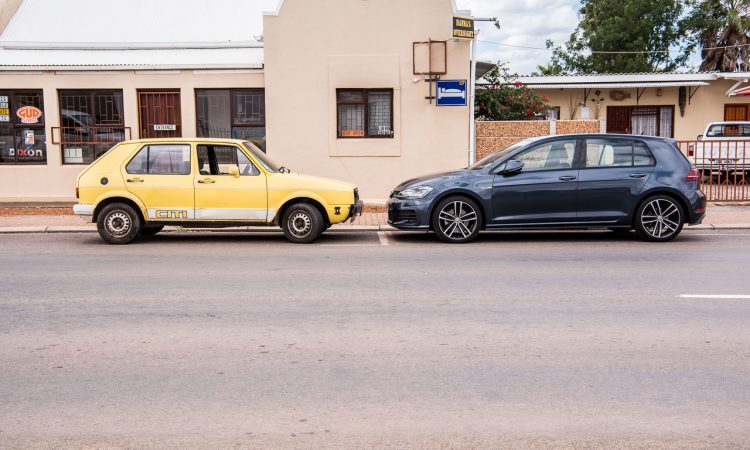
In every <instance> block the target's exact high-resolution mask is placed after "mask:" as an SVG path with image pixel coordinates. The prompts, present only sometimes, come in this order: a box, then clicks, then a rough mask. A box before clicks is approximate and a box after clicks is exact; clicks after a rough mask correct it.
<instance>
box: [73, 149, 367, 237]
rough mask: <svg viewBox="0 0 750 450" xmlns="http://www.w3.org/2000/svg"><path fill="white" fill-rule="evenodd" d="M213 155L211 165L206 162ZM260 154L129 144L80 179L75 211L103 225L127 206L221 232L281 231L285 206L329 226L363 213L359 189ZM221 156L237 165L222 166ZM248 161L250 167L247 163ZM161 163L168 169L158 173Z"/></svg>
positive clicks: (148, 217)
mask: <svg viewBox="0 0 750 450" xmlns="http://www.w3.org/2000/svg"><path fill="white" fill-rule="evenodd" d="M207 149H210V152H211V153H210V154H211V158H210V161H206V155H208V153H207V152H208V151H209V150H207ZM151 152H153V154H155V155H156V157H155V158H152V156H153V155H152V153H151ZM160 152H161V154H160ZM260 152H261V151H260V150H259V149H257V147H254V146H252V144H249V143H247V142H243V141H239V140H233V139H202V138H196V139H143V140H136V141H127V142H123V143H120V144H118V145H116V146H115V147H113V148H112V149H110V150H109V151H108V152H107V153H106V154H104V155H103V156H102V157H101V158H99V159H98V160H96V161H95V162H94V163H93V164H91V165H90V166H89V167H88V168H87V169H86V170H84V171H83V172H82V173H81V174H80V175H79V176H78V180H77V184H76V192H77V195H78V197H79V204H78V205H76V207H75V208H74V209H75V210H76V213H78V214H81V215H86V216H88V215H91V216H92V220H93V221H96V215H97V213H98V211H99V209H100V207H101V206H102V205H105V204H107V203H108V202H112V201H113V199H123V200H128V201H129V202H131V203H132V204H133V205H135V206H136V207H137V208H138V209H139V210H140V213H141V217H142V218H143V220H144V222H145V224H150V223H153V224H165V223H171V224H180V223H190V224H200V223H211V224H213V225H214V226H216V225H218V226H221V225H222V223H226V224H227V225H234V224H238V223H241V224H248V225H271V224H277V223H278V222H279V220H280V217H279V215H280V213H281V212H282V211H283V209H284V207H285V206H287V205H290V204H292V203H294V202H299V201H303V202H308V203H312V204H314V205H316V206H318V207H319V209H321V212H322V213H324V214H323V217H324V220H325V221H326V223H327V224H329V225H332V224H336V223H341V222H344V221H346V220H347V219H349V218H351V217H352V215H354V214H356V213H358V212H361V202H360V201H359V199H358V198H357V194H356V187H355V186H354V185H353V184H351V183H346V182H343V181H337V180H329V179H325V178H318V177H310V176H305V175H298V174H291V173H281V172H280V171H278V170H276V168H275V167H274V166H273V164H272V163H270V161H268V160H267V158H266V157H265V156H264V155H263V154H261V153H260ZM165 154H168V155H167V156H166V157H165V158H162V159H163V161H161V162H160V161H159V160H158V159H159V157H160V156H163V155H165ZM220 154H221V155H223V156H222V158H224V159H225V160H226V158H227V157H229V158H230V159H231V158H233V160H232V161H234V162H231V161H230V162H229V163H227V162H226V161H219V155H220ZM202 155H203V156H202ZM245 158H246V159H247V160H249V162H250V165H247V164H246V163H243V161H245ZM144 161H147V162H144ZM207 163H208V165H209V166H211V167H208V166H207V165H206V164H207ZM159 164H161V166H160V167H161V168H162V169H163V168H166V170H156V169H155V167H156V166H158V165H159ZM235 165H236V166H237V170H234V167H235ZM144 167H145V169H143V168H144ZM227 167H229V169H227ZM243 167H244V169H245V170H244V171H243V173H240V169H242V168H243Z"/></svg>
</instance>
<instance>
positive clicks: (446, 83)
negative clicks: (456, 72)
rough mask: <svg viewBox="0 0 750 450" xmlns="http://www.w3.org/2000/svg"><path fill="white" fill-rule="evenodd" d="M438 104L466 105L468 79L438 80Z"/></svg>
mask: <svg viewBox="0 0 750 450" xmlns="http://www.w3.org/2000/svg"><path fill="white" fill-rule="evenodd" d="M435 89H436V90H437V101H436V102H435V104H436V105H437V106H466V80H438V81H437V86H436V88H435Z"/></svg>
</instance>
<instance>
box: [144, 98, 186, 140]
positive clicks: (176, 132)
mask: <svg viewBox="0 0 750 450" xmlns="http://www.w3.org/2000/svg"><path fill="white" fill-rule="evenodd" d="M138 110H139V114H140V116H139V118H138V120H139V124H140V127H139V128H140V136H141V138H167V137H182V113H181V111H180V91H179V90H176V91H138Z"/></svg>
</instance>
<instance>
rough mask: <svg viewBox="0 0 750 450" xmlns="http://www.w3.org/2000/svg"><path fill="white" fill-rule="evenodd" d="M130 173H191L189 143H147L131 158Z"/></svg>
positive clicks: (127, 167) (128, 168)
mask: <svg viewBox="0 0 750 450" xmlns="http://www.w3.org/2000/svg"><path fill="white" fill-rule="evenodd" d="M125 170H126V171H127V172H128V173H130V174H143V175H145V174H150V175H190V146H189V145H147V146H145V147H143V148H142V149H141V150H140V151H139V152H138V153H137V154H136V155H135V156H134V157H133V159H131V160H130V162H129V163H128V165H127V166H126V168H125Z"/></svg>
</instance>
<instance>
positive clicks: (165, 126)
mask: <svg viewBox="0 0 750 450" xmlns="http://www.w3.org/2000/svg"><path fill="white" fill-rule="evenodd" d="M154 131H177V125H175V124H173V123H163V124H158V125H154Z"/></svg>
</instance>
